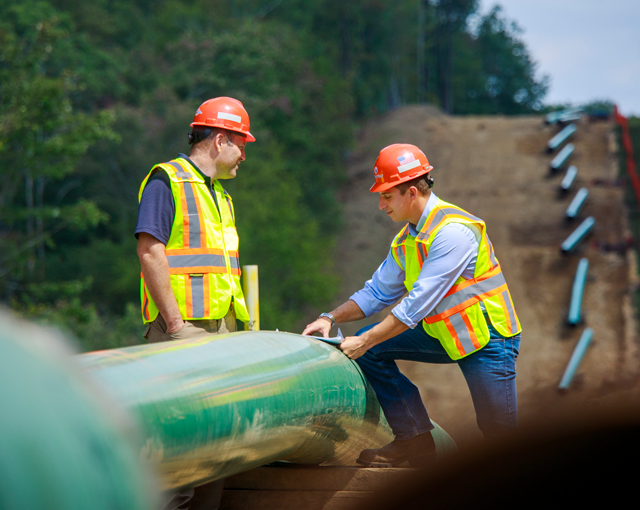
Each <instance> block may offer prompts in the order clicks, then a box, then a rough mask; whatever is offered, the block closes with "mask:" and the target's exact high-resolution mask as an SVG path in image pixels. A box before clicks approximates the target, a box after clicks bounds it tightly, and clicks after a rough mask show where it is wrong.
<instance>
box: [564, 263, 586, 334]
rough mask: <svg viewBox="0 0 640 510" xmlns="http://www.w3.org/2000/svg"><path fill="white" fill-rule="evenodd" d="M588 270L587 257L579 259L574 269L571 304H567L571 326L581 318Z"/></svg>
mask: <svg viewBox="0 0 640 510" xmlns="http://www.w3.org/2000/svg"><path fill="white" fill-rule="evenodd" d="M588 272H589V259H587V258H582V259H580V262H578V268H577V269H576V276H575V278H574V280H573V289H572V291H571V304H570V306H569V317H568V319H567V320H568V322H569V324H570V325H571V326H575V325H576V324H578V323H579V322H580V320H581V319H582V296H583V295H584V288H585V285H586V282H587V274H588Z"/></svg>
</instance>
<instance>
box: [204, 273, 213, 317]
mask: <svg viewBox="0 0 640 510" xmlns="http://www.w3.org/2000/svg"><path fill="white" fill-rule="evenodd" d="M202 279H203V281H202V301H203V304H204V310H203V312H204V313H203V315H202V316H203V317H209V314H210V313H211V300H210V299H209V275H208V274H205V275H204V276H203V278H202Z"/></svg>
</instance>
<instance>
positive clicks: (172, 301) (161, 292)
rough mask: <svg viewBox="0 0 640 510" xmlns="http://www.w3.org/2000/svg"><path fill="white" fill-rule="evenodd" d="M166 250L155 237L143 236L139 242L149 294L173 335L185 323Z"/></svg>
mask: <svg viewBox="0 0 640 510" xmlns="http://www.w3.org/2000/svg"><path fill="white" fill-rule="evenodd" d="M143 236H145V237H144V238H143ZM148 238H151V239H148ZM164 249H165V247H164V245H163V244H162V243H160V242H159V241H157V240H156V239H155V238H154V237H152V236H150V235H148V234H141V237H140V241H139V242H138V256H139V258H140V266H141V268H142V274H143V275H144V281H145V284H146V286H147V289H148V290H149V294H151V297H152V298H153V301H154V303H155V304H156V306H157V307H158V310H159V311H160V314H161V315H162V318H163V319H164V321H165V322H166V324H167V332H169V333H171V332H173V331H177V330H178V329H180V328H181V327H182V325H183V324H184V321H183V320H182V315H181V313H180V308H179V307H178V302H177V301H176V298H175V296H174V294H173V289H172V288H171V275H170V273H169V261H168V260H167V257H166V255H165V253H164Z"/></svg>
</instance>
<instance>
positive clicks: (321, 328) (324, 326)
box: [302, 317, 331, 338]
mask: <svg viewBox="0 0 640 510" xmlns="http://www.w3.org/2000/svg"><path fill="white" fill-rule="evenodd" d="M329 331H331V321H330V320H329V319H328V318H324V317H320V318H319V319H316V320H315V321H313V322H312V323H311V324H307V327H306V328H304V331H303V332H302V334H303V335H307V336H308V335H313V334H314V333H320V334H321V335H322V336H323V337H324V338H329ZM314 336H318V335H314Z"/></svg>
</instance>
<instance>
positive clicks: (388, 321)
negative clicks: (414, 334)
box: [362, 313, 409, 349]
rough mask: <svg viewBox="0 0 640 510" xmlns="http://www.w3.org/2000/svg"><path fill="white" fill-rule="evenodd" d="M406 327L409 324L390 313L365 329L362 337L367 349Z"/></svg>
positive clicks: (397, 333) (404, 329) (401, 331)
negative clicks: (371, 326)
mask: <svg viewBox="0 0 640 510" xmlns="http://www.w3.org/2000/svg"><path fill="white" fill-rule="evenodd" d="M407 329H409V326H407V325H406V324H405V323H404V322H402V321H400V320H399V319H398V318H397V317H396V316H395V315H393V314H392V313H390V314H389V315H388V316H387V317H385V319H384V320H383V321H382V322H379V323H378V324H376V325H375V326H374V327H373V328H371V329H370V330H368V331H365V332H364V333H363V334H362V337H363V340H364V342H365V344H366V346H367V349H370V348H371V347H373V346H374V345H378V344H381V343H382V342H384V341H385V340H389V338H393V337H394V336H396V335H399V334H400V333H403V332H404V331H406V330H407Z"/></svg>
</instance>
